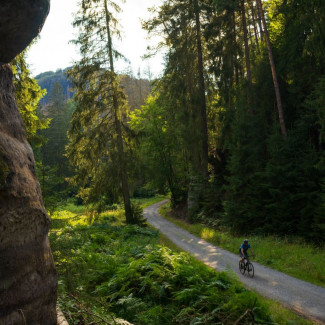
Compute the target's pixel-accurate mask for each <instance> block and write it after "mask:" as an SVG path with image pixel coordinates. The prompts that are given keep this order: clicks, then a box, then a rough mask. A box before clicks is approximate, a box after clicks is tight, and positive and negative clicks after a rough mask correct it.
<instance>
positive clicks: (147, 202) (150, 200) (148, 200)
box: [132, 195, 168, 208]
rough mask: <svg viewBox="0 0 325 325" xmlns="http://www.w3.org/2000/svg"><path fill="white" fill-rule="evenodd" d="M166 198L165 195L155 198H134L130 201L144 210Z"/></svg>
mask: <svg viewBox="0 0 325 325" xmlns="http://www.w3.org/2000/svg"><path fill="white" fill-rule="evenodd" d="M167 198H168V197H167V196H166V195H156V196H153V197H149V198H136V199H132V201H133V202H136V203H138V204H140V205H141V206H142V207H143V208H146V207H148V206H149V205H152V204H155V203H158V202H160V201H162V200H165V199H167Z"/></svg>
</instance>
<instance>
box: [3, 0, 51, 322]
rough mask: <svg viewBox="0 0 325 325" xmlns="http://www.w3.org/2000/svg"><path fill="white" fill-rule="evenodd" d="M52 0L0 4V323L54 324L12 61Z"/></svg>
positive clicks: (43, 216) (39, 208)
mask: <svg viewBox="0 0 325 325" xmlns="http://www.w3.org/2000/svg"><path fill="white" fill-rule="evenodd" d="M48 10H49V0H25V1H24V0H2V1H1V5H0V17H1V20H0V62H1V64H0V324H1V325H20V324H30V325H56V324H57V318H56V298H57V297H56V291H57V275H56V270H55V267H54V263H53V258H52V254H51V250H50V246H49V240H48V237H47V233H48V231H49V225H50V219H49V217H48V215H47V213H46V210H45V209H44V205H43V201H42V195H41V190H40V186H39V183H38V180H37V177H36V173H35V162H34V155H33V151H32V149H31V147H30V145H29V143H28V142H27V140H26V134H25V130H24V125H23V122H22V119H21V117H20V114H19V111H18V107H17V104H16V101H15V98H14V87H13V75H12V71H11V67H10V66H9V65H7V64H4V65H3V64H2V63H3V62H9V61H10V60H12V59H13V58H14V56H15V55H17V54H19V52H21V51H22V50H24V48H25V47H26V46H27V45H28V44H29V43H30V42H31V40H32V39H33V38H34V37H35V36H36V35H37V34H38V32H39V29H40V28H41V27H42V25H43V22H44V20H45V17H46V15H47V13H48Z"/></svg>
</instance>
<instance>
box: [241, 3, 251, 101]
mask: <svg viewBox="0 0 325 325" xmlns="http://www.w3.org/2000/svg"><path fill="white" fill-rule="evenodd" d="M241 14H242V23H243V31H244V47H245V60H246V72H247V81H248V92H249V94H248V101H249V104H252V101H253V97H252V91H253V89H252V88H253V87H252V72H251V63H250V57H249V47H248V37H247V22H246V10H245V0H241Z"/></svg>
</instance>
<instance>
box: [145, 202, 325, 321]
mask: <svg viewBox="0 0 325 325" xmlns="http://www.w3.org/2000/svg"><path fill="white" fill-rule="evenodd" d="M166 202H167V200H165V201H162V202H159V203H156V204H154V205H151V206H149V207H147V208H145V209H144V216H145V218H146V219H147V220H148V223H149V224H151V225H152V226H154V227H155V228H157V229H159V231H160V232H161V233H163V234H164V235H166V236H167V237H168V238H169V239H170V240H171V241H172V242H174V243H175V244H176V245H177V246H179V247H180V248H181V249H183V250H184V251H187V252H189V253H190V254H192V255H193V256H195V257H196V258H197V259H199V260H200V261H202V262H203V263H205V264H206V265H208V266H210V267H212V268H213V269H215V270H218V271H225V270H229V269H230V270H232V271H233V272H234V273H235V274H237V276H238V278H239V279H240V281H241V282H243V283H244V285H245V286H246V287H248V288H250V289H253V290H255V291H256V292H258V293H260V294H261V295H263V296H264V297H267V298H270V299H273V300H277V301H279V302H280V303H281V304H283V305H285V306H286V307H288V308H290V309H292V310H294V311H295V312H297V313H298V314H301V315H304V316H305V317H307V318H309V319H311V320H314V321H317V323H319V324H325V288H322V287H318V286H316V285H313V284H311V283H308V282H305V281H302V280H298V279H296V278H294V277H291V276H289V275H286V274H284V273H281V272H279V271H275V270H272V269H270V268H268V267H265V266H263V265H261V264H258V263H256V262H254V263H253V264H254V268H255V276H254V278H253V279H251V278H249V277H248V276H246V275H242V274H240V272H239V270H238V261H239V258H238V255H236V254H233V253H230V252H228V251H226V250H223V249H221V248H219V247H217V246H214V245H212V244H209V243H208V242H206V241H205V240H203V239H201V238H198V237H196V236H194V235H192V234H190V233H189V232H188V231H186V230H184V229H182V228H180V227H178V226H176V225H174V224H173V223H171V222H169V221H167V220H166V219H164V218H163V217H161V216H160V215H159V213H158V209H159V207H160V206H161V205H163V204H165V203H166Z"/></svg>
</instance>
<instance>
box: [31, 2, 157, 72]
mask: <svg viewBox="0 0 325 325" xmlns="http://www.w3.org/2000/svg"><path fill="white" fill-rule="evenodd" d="M77 3H78V0H51V10H50V13H49V16H48V17H47V20H46V22H45V25H44V27H43V30H42V31H41V34H40V39H39V40H38V42H37V43H36V44H35V45H33V46H32V48H31V49H30V51H29V54H28V58H27V61H28V63H29V65H30V70H31V72H32V74H33V75H34V76H36V75H38V74H39V73H41V72H45V71H56V70H57V69H64V68H66V67H68V66H71V65H72V63H73V61H74V60H78V58H79V56H78V50H77V48H76V47H75V45H73V44H69V41H70V40H72V39H74V38H76V33H77V30H76V29H74V28H73V27H72V21H73V14H74V13H76V11H77V9H78V7H77ZM160 3H162V0H126V2H125V3H124V4H121V7H122V9H123V12H122V13H121V14H120V15H119V20H120V24H121V26H122V42H118V41H117V40H115V47H116V49H117V50H118V51H120V52H121V53H122V54H123V55H124V56H125V57H126V58H127V59H128V60H129V61H130V64H131V68H132V70H133V73H134V74H135V75H137V73H138V70H139V68H140V70H141V74H142V75H144V74H145V71H147V70H148V65H149V66H150V71H151V73H152V74H153V76H159V75H160V74H161V72H162V69H163V54H162V53H160V54H158V55H157V56H156V57H154V58H152V59H150V60H145V61H144V60H142V58H141V57H142V56H143V55H144V54H146V53H147V46H148V45H150V44H151V45H154V44H157V43H158V41H159V39H157V38H152V39H151V40H148V39H147V33H146V31H144V30H142V28H141V22H140V18H141V19H146V18H148V17H150V16H149V15H150V14H149V12H148V11H147V8H150V7H152V6H155V5H156V6H157V5H159V4H160ZM113 42H114V39H113ZM128 66H129V64H127V63H122V62H119V63H117V64H116V68H117V71H118V72H123V71H125V70H126V69H127V68H128Z"/></svg>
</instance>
